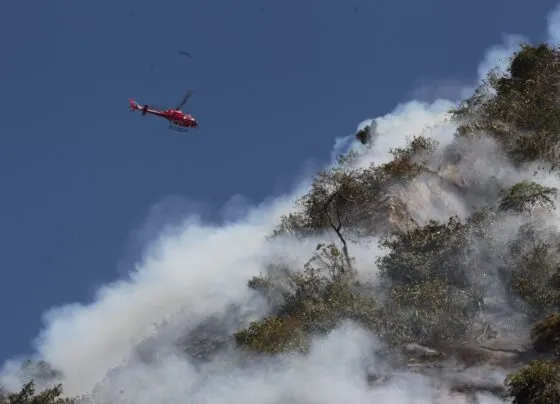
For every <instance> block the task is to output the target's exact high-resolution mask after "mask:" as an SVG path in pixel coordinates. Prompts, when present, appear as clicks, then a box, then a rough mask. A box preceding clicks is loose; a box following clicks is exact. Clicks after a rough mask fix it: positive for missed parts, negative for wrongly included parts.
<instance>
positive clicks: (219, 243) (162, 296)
mask: <svg viewBox="0 0 560 404" xmlns="http://www.w3.org/2000/svg"><path fill="white" fill-rule="evenodd" d="M558 10H560V8H556V9H555V10H554V12H553V13H552V14H551V15H550V16H549V20H548V24H549V25H548V27H549V28H548V32H549V36H550V37H551V40H555V41H558V39H560V29H559V28H558V27H560V12H559V11H558ZM520 38H521V37H519V36H509V37H507V38H506V40H505V44H503V45H500V46H497V47H493V48H491V49H490V50H489V51H488V52H486V55H485V59H484V61H483V62H482V63H481V65H480V67H479V69H478V72H477V74H478V80H480V79H482V78H483V76H484V74H485V73H486V72H487V71H488V70H489V69H490V68H492V67H494V66H496V65H499V64H500V63H503V62H504V61H506V62H507V59H506V58H507V57H508V56H509V55H510V54H511V52H512V51H513V50H514V48H515V45H516V44H518V43H519V40H520ZM472 88H474V85H473V87H472ZM472 88H471V87H469V88H466V89H464V91H466V92H468V91H472ZM456 101H457V100H444V99H438V100H436V101H434V102H432V103H426V102H420V101H415V100H413V101H410V102H407V103H402V104H400V105H399V106H397V107H396V108H395V109H394V110H393V111H392V112H390V113H388V114H386V115H384V116H381V117H377V118H375V119H374V121H375V122H376V124H377V127H376V138H375V143H374V147H372V148H370V149H367V151H366V152H364V151H363V150H364V148H363V147H361V145H359V144H358V143H357V142H354V143H353V144H352V145H351V148H354V149H355V150H358V151H360V153H361V156H360V160H359V162H358V165H359V166H365V165H369V164H370V163H372V162H373V163H375V164H382V163H385V162H388V161H389V160H390V159H391V156H390V154H389V152H390V150H391V149H392V148H397V147H404V146H405V145H406V143H407V140H409V139H410V138H411V137H412V136H413V135H418V134H423V133H422V132H423V131H427V133H424V135H426V136H429V137H432V138H434V139H436V140H438V141H439V142H440V144H441V145H447V144H449V143H451V141H452V139H453V133H454V129H455V128H454V126H453V125H452V124H450V123H449V122H447V121H446V120H445V119H446V118H447V111H448V110H449V108H451V107H452V106H454V105H455V102H456ZM372 121H373V120H366V121H364V122H362V123H360V125H358V128H357V129H358V130H359V129H361V128H363V127H364V126H365V125H366V124H368V123H371V122H372ZM426 128H428V129H426ZM351 136H353V135H351ZM351 136H347V137H344V138H340V139H337V141H336V144H335V147H334V149H333V154H332V156H331V157H332V159H333V160H334V159H335V158H336V157H337V155H339V154H341V153H342V152H344V151H345V149H346V147H347V146H348V141H349V140H350V139H351ZM473 158H474V156H473ZM473 161H474V160H470V162H471V165H470V166H466V165H468V164H469V163H468V162H469V160H468V159H466V160H465V161H464V162H463V163H462V164H463V166H462V167H460V168H461V169H462V170H464V172H463V173H462V174H463V176H464V177H465V178H468V176H469V175H470V176H472V177H478V178H485V177H488V175H487V173H485V174H484V175H477V174H476V173H475V171H473V170H481V172H483V170H486V169H488V167H485V166H481V165H479V164H478V163H475V162H473ZM482 161H491V160H490V158H488V160H484V159H481V160H479V162H482ZM487 165H488V166H490V163H487ZM496 166H497V165H496V164H492V167H496ZM504 167H505V165H504ZM508 173H509V174H507V175H506V174H504V176H503V177H502V178H507V177H508V176H511V175H514V174H512V173H514V172H513V171H509V172H508ZM308 185H309V179H307V180H306V181H302V182H301V184H299V185H298V187H297V188H296V189H295V190H294V191H293V192H292V193H291V194H290V195H283V196H281V197H278V198H275V199H273V200H271V201H268V202H267V203H263V204H261V205H259V206H256V207H250V206H249V205H248V202H247V201H245V200H244V199H242V198H241V197H238V198H236V199H234V200H233V201H232V203H231V204H230V205H229V206H228V207H227V209H225V210H224V212H223V214H224V217H225V218H226V219H227V223H226V224H223V225H220V226H218V225H212V224H208V223H205V222H204V221H203V220H202V218H200V217H199V216H196V215H189V216H187V217H185V218H184V219H183V220H181V222H180V223H176V224H174V225H173V226H172V227H169V226H168V227H166V228H164V229H162V230H159V234H158V235H157V239H155V240H154V241H153V242H152V243H151V244H150V246H149V247H147V248H146V249H145V250H144V251H143V255H142V258H141V259H139V260H138V261H137V262H136V264H135V267H134V268H131V269H130V274H129V277H128V279H124V280H117V281H115V282H113V283H110V284H108V285H106V286H104V287H102V288H101V289H100V290H99V291H98V292H97V294H96V296H95V298H94V299H93V301H92V302H91V303H89V304H79V303H75V304H68V305H65V306H62V307H57V308H53V309H50V310H48V311H47V312H46V313H45V315H44V327H43V329H42V331H41V333H40V335H39V336H38V337H37V339H36V341H35V342H34V345H35V348H36V354H37V359H43V360H45V361H47V362H49V363H50V364H52V365H53V367H54V368H56V369H59V370H61V371H62V373H63V374H64V377H63V380H62V383H63V385H64V389H65V392H66V393H68V394H69V395H75V394H87V393H90V392H91V391H92V390H93V389H95V388H97V394H98V396H97V397H98V398H97V401H98V402H100V403H101V402H111V403H115V402H117V403H118V402H122V403H135V404H143V403H146V404H147V403H152V402H163V403H165V402H169V403H176V402H178V401H180V400H183V401H185V400H187V401H189V402H196V403H212V404H218V403H234V402H247V403H280V402H288V401H290V402H293V403H310V402H321V403H342V402H353V403H366V402H367V403H370V402H374V401H375V400H378V401H379V402H387V403H393V402H395V403H400V402H415V403H433V402H434V401H435V400H436V396H437V397H439V394H440V393H439V392H438V389H437V388H436V387H434V386H433V381H432V380H431V379H430V378H428V377H425V376H420V375H415V374H413V373H402V374H395V375H393V378H392V379H391V380H389V381H387V382H385V383H381V384H379V386H378V387H374V388H371V387H369V386H368V384H367V382H366V379H365V374H366V373H367V372H368V371H374V372H375V370H376V369H377V370H379V369H382V368H383V367H384V366H385V363H384V359H382V358H380V357H378V356H377V354H376V353H375V352H376V349H377V348H379V347H380V346H381V344H380V342H379V341H378V340H377V339H376V337H375V336H373V335H370V334H369V333H367V332H365V331H363V330H361V329H359V328H355V327H353V326H352V325H351V324H350V323H348V324H346V325H344V326H342V327H341V328H339V329H337V330H335V331H333V332H332V333H331V334H330V335H328V336H327V337H324V338H320V339H319V338H318V339H317V340H316V341H315V342H314V345H313V348H312V350H311V353H310V354H309V355H308V356H305V357H303V356H279V357H278V358H275V359H267V360H255V361H250V362H247V363H243V364H241V363H240V361H241V359H239V358H237V359H236V356H235V354H234V353H233V352H232V351H231V349H230V350H227V349H226V350H224V352H223V353H222V354H220V355H219V356H218V357H216V358H214V359H213V360H211V361H210V362H208V363H205V364H203V365H200V364H197V363H194V362H192V361H189V360H188V359H187V357H186V356H185V355H183V354H182V353H180V352H178V351H177V350H176V349H175V348H173V347H172V346H171V343H170V341H174V340H176V339H179V338H180V337H181V336H183V335H184V334H185V333H186V332H188V331H192V330H194V329H195V328H196V326H197V325H198V324H200V323H201V322H203V321H204V320H205V319H208V318H210V317H212V316H215V317H217V318H222V319H223V320H224V324H225V328H226V329H225V330H224V332H225V333H226V334H228V333H229V334H231V333H232V332H234V331H235V330H236V329H237V328H239V327H242V326H245V325H247V323H248V322H249V321H251V320H254V319H257V318H260V317H262V316H264V315H266V312H265V309H263V307H264V304H263V302H262V301H260V300H259V298H258V297H257V296H255V295H254V294H253V293H252V292H251V290H250V289H249V288H247V281H248V280H249V279H250V278H251V277H252V276H255V275H259V273H261V272H262V271H263V268H264V265H265V264H266V263H268V262H270V260H271V259H273V258H275V257H276V258H283V259H290V260H292V261H293V264H294V265H296V266H299V267H301V266H302V265H303V263H305V261H307V260H308V259H309V258H310V256H311V254H312V250H313V246H314V245H315V244H314V243H315V241H313V240H310V241H308V242H307V243H300V242H297V243H296V242H293V241H290V240H282V241H281V242H278V243H277V244H274V245H271V244H269V243H267V241H266V236H267V235H269V234H270V232H271V231H272V229H273V228H274V226H275V225H277V224H278V221H279V217H280V215H282V214H285V213H288V212H290V211H291V210H292V202H293V200H294V199H295V198H296V197H297V196H299V195H301V194H302V193H304V192H305V191H306V188H307V186H308ZM423 203H424V204H427V205H429V203H430V202H429V200H428V199H426V201H425V202H423ZM432 209H433V210H434V212H432V214H433V215H436V214H437V211H438V209H434V207H433V206H432ZM450 209H451V210H453V211H461V210H464V209H465V207H464V206H459V202H457V206H455V207H453V208H450ZM145 230H149V229H145ZM148 233H150V231H148ZM379 254H380V252H379V251H378V250H377V246H376V245H375V243H372V244H370V245H358V246H355V247H353V255H355V256H356V257H357V260H358V268H361V270H362V271H363V272H364V273H365V272H367V273H368V274H369V275H370V276H371V274H372V273H374V270H375V268H374V265H373V264H371V263H372V262H374V260H375V257H376V256H377V255H379ZM232 308H235V310H234V314H232V315H231V316H229V315H224V313H228V312H229V310H231V309H232ZM139 343H146V344H148V346H149V347H150V350H151V352H153V355H154V357H155V359H153V360H152V361H151V363H149V364H146V363H145V361H144V360H143V359H142V358H141V356H140V355H139V354H138V353H137V347H138V344H139ZM503 376H504V375H503V374H500V375H499V377H501V378H502V379H503ZM1 381H2V383H3V384H4V385H6V387H8V388H10V389H13V390H16V389H18V388H19V386H20V384H21V382H22V381H21V380H19V379H17V377H15V372H14V363H13V362H8V363H6V364H5V366H4V371H3V377H2V380H1ZM99 383H102V384H101V385H99ZM96 386H97V387H96ZM480 399H481V400H482V401H480V402H485V403H493V402H498V401H497V400H496V399H495V398H491V397H482V396H481V397H480ZM449 400H450V401H449V402H458V401H456V400H457V398H455V399H454V398H453V397H449ZM454 400H455V401H454Z"/></svg>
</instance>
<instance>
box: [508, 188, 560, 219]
mask: <svg viewBox="0 0 560 404" xmlns="http://www.w3.org/2000/svg"><path fill="white" fill-rule="evenodd" d="M557 193H558V190H557V189H556V188H551V187H545V186H543V185H540V184H537V183H536V182H529V181H522V182H518V183H517V184H515V185H514V186H512V187H511V188H509V189H508V190H507V191H506V192H505V193H504V195H503V197H502V199H501V201H500V205H499V208H500V210H503V211H508V212H514V213H531V212H532V211H533V210H534V209H535V208H537V207H539V206H541V207H544V208H547V209H555V205H554V200H553V199H552V198H553V197H555V196H556V195H557Z"/></svg>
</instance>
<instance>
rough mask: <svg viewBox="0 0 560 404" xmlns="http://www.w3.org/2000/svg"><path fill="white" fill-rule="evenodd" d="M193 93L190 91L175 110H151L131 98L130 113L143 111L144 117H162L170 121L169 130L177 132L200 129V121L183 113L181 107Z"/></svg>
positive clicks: (129, 101)
mask: <svg viewBox="0 0 560 404" xmlns="http://www.w3.org/2000/svg"><path fill="white" fill-rule="evenodd" d="M193 93H194V90H193V89H189V91H187V93H186V94H185V96H184V97H183V99H182V101H181V103H180V104H179V105H177V106H176V107H175V108H167V109H160V108H155V107H152V108H150V107H149V106H148V104H146V105H144V106H143V107H141V106H140V105H139V104H138V102H136V101H135V100H134V99H133V98H129V99H128V103H129V106H130V112H134V111H136V110H138V111H142V115H146V114H152V115H156V116H160V117H162V118H165V119H167V120H168V121H169V127H168V129H171V130H175V131H177V132H188V129H189V128H198V127H199V125H198V121H197V120H196V118H195V117H194V116H193V115H192V114H188V113H185V112H183V111H181V107H182V106H183V105H185V103H186V102H187V100H188V99H189V98H190V97H191V96H192V95H193Z"/></svg>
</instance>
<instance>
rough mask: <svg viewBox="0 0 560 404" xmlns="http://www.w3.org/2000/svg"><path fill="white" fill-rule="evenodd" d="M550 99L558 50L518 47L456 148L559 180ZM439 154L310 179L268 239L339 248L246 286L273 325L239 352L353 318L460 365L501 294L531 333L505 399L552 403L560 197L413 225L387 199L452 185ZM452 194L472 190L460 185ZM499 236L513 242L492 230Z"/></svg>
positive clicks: (38, 398)
mask: <svg viewBox="0 0 560 404" xmlns="http://www.w3.org/2000/svg"><path fill="white" fill-rule="evenodd" d="M559 91H560V50H559V49H557V48H553V47H551V46H549V45H547V44H541V45H538V46H531V45H529V44H525V45H523V46H522V47H521V48H520V49H519V50H518V52H517V53H516V54H514V55H513V57H512V59H511V61H510V64H509V69H508V71H507V73H506V74H505V75H502V76H500V75H499V74H498V73H497V72H495V71H493V72H491V73H490V74H489V75H488V77H487V79H486V80H485V81H484V82H483V83H482V84H481V86H480V87H479V88H478V89H477V90H476V92H475V93H474V94H473V96H472V97H471V98H469V99H468V100H465V101H464V102H463V103H462V104H461V105H459V106H458V107H457V108H456V109H454V110H452V111H450V112H451V114H452V117H453V119H454V120H456V121H457V122H458V124H459V125H458V129H457V132H456V138H457V140H462V141H476V140H477V139H480V138H482V137H488V136H489V137H490V138H492V139H493V140H494V141H495V142H496V143H497V144H498V145H499V147H500V148H501V150H502V151H503V152H504V153H505V155H506V156H507V157H508V159H509V160H510V162H511V164H512V165H513V166H514V167H517V168H519V169H523V167H524V165H527V164H531V165H532V167H533V168H534V167H535V166H542V167H544V169H545V170H546V172H550V173H552V174H553V175H556V174H557V170H559V169H560V104H559V103H558V94H560V92H559ZM362 135H363V133H362ZM361 137H363V136H361ZM438 147H439V145H438V143H437V142H436V141H434V140H432V139H429V138H426V137H422V136H416V137H413V138H412V139H410V141H409V144H408V146H407V147H406V148H402V149H396V150H393V152H392V153H393V157H394V158H393V160H392V161H390V162H389V163H386V164H381V165H375V164H371V165H370V166H368V167H366V168H364V169H356V168H354V165H353V162H354V161H355V160H356V159H357V158H358V157H359V156H357V155H356V154H355V153H352V154H349V155H347V156H344V157H343V158H341V159H340V162H339V164H338V165H337V166H336V167H334V168H332V169H329V170H324V171H322V172H320V173H318V174H317V175H316V176H315V178H314V181H313V184H312V186H311V188H310V190H309V192H308V193H307V194H306V195H304V196H303V197H302V198H300V199H299V200H298V201H297V203H296V209H295V210H294V212H292V213H291V214H289V215H286V216H284V217H283V218H282V220H281V222H280V223H279V225H278V227H277V228H276V229H275V230H274V231H273V233H272V234H271V237H270V238H271V240H274V239H275V238H276V237H281V236H284V235H290V236H292V237H296V238H302V239H303V238H309V237H315V236H316V237H321V236H322V235H324V234H325V233H331V234H332V235H333V236H334V238H333V240H334V241H333V242H332V243H330V244H326V245H323V244H319V245H318V246H317V249H316V251H315V253H314V255H313V256H312V257H311V259H310V260H309V261H308V263H307V264H306V265H305V267H304V268H302V270H289V271H287V273H286V275H285V276H284V277H280V276H278V275H277V274H275V273H274V268H275V266H274V265H272V266H271V268H270V271H269V272H267V273H265V274H263V275H262V276H258V277H255V278H253V279H251V280H249V282H248V287H250V288H252V289H254V290H255V292H256V293H261V294H262V295H263V296H265V297H267V299H268V301H269V302H270V315H269V316H268V317H266V318H263V319H261V320H258V321H254V322H252V323H251V324H250V325H249V326H248V327H246V328H244V329H240V330H238V331H237V332H236V333H235V334H234V336H233V339H234V341H235V343H236V344H237V346H238V348H239V349H241V350H245V351H247V352H251V353H254V354H266V355H274V354H277V353H280V352H302V353H305V352H307V350H308V348H309V343H310V339H311V337H313V336H316V335H322V334H325V333H328V332H329V331H331V330H333V329H334V328H335V327H336V326H337V325H338V324H339V323H340V321H342V320H346V319H350V320H353V321H355V322H357V323H358V324H361V325H362V326H364V327H366V328H367V329H370V330H372V331H374V332H375V333H376V334H377V335H379V336H380V337H381V338H382V339H383V340H384V341H386V342H387V344H388V347H389V348H390V349H393V350H402V349H403V348H404V347H405V346H407V345H409V344H418V345H422V346H425V347H429V348H430V349H434V350H438V351H440V352H447V353H449V352H451V353H453V352H455V353H456V352H458V351H459V350H460V349H464V347H473V346H477V344H478V343H479V341H480V336H481V333H482V332H486V330H487V328H488V320H487V319H488V318H489V316H491V314H492V310H493V308H492V307H491V306H490V303H488V301H489V298H491V297H492V296H491V293H493V291H494V290H495V283H496V282H498V283H499V284H500V285H501V286H502V289H503V290H504V291H505V295H506V300H507V304H508V306H509V307H510V308H513V309H514V310H515V311H516V312H517V313H522V315H523V316H524V317H523V318H524V319H525V320H526V321H528V322H531V323H533V324H534V326H533V328H532V333H531V338H532V342H533V346H532V347H531V349H530V350H529V351H528V352H529V353H530V355H528V356H524V358H528V359H526V360H525V359H524V361H525V362H524V363H523V366H517V367H516V368H515V369H513V368H512V372H511V374H510V375H509V376H508V377H507V379H506V380H505V381H504V382H505V385H506V387H507V391H508V395H509V396H510V397H511V398H512V399H513V401H514V403H518V404H526V403H535V404H541V403H542V404H545V403H546V404H548V403H558V402H560V232H559V231H558V230H557V228H556V226H555V224H554V223H552V222H549V221H547V218H550V217H552V216H550V215H551V214H552V212H553V211H554V209H555V208H556V206H555V200H556V196H557V192H558V191H557V189H556V188H554V187H550V186H547V185H543V184H540V183H538V181H537V180H535V181H531V180H528V179H525V180H523V181H520V182H518V183H514V184H508V185H507V186H506V185H504V186H503V189H502V190H501V192H500V193H499V195H498V198H497V199H496V198H493V197H491V196H489V197H488V198H487V199H486V200H485V201H484V204H481V205H480V206H474V207H472V208H473V209H472V211H471V212H470V214H469V215H468V217H463V218H460V217H458V216H451V217H449V218H447V219H446V220H443V221H435V220H428V221H425V222H420V221H418V220H416V219H414V218H413V216H412V215H410V210H411V209H413V208H414V207H413V206H411V205H410V203H407V202H406V201H403V200H402V198H398V197H395V194H398V192H396V190H405V191H406V190H407V189H408V188H407V187H409V186H410V185H412V184H414V183H415V182H416V181H422V180H426V181H427V180H429V179H433V178H435V179H437V180H438V181H440V182H442V183H443V182H447V183H453V181H454V180H453V179H450V178H447V177H445V176H444V175H443V174H441V171H439V170H438V167H436V166H434V164H433V159H432V157H433V156H434V154H435V153H436V152H437V150H438ZM460 158H461V156H459V160H460ZM450 164H451V163H450ZM455 164H457V163H456V162H455ZM455 185H456V187H457V189H459V188H460V189H461V190H462V192H468V185H467V186H464V185H461V186H458V185H457V184H455ZM488 195H492V194H491V193H490V192H489V193H488ZM512 223H513V224H514V225H515V226H514V225H512ZM512 226H514V228H515V230H514V231H511V229H512V228H513V227H512ZM503 228H507V229H510V230H508V231H509V233H507V232H504V231H503V230H497V229H503ZM370 236H376V237H378V238H379V247H380V248H382V249H383V250H384V251H386V254H385V255H383V256H382V257H380V258H378V259H377V261H376V262H375V263H373V262H372V264H376V266H377V269H378V274H377V275H376V280H375V282H369V281H368V279H364V277H363V276H362V275H360V271H359V268H356V262H355V259H354V257H353V255H352V248H353V247H352V246H353V245H355V243H359V242H361V241H362V240H364V238H365V237H370ZM273 275H275V276H273ZM286 285H288V286H286ZM272 295H274V296H280V298H279V299H270V296H272ZM485 319H486V320H485ZM485 321H486V322H485ZM526 353H527V352H526ZM34 394H35V393H34V391H33V384H27V385H25V386H24V387H23V389H22V391H21V392H20V393H17V394H11V395H3V396H2V403H1V404H4V402H5V403H13V404H16V403H18V404H19V403H22V404H23V403H45V404H51V403H52V404H55V403H56V404H61V402H60V401H59V400H60V399H59V395H60V390H59V387H56V388H55V389H54V390H46V391H45V392H43V393H40V394H38V395H34Z"/></svg>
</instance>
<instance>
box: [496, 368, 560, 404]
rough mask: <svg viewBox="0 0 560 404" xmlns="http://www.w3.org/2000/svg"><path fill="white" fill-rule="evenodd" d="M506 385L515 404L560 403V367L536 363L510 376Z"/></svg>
mask: <svg viewBox="0 0 560 404" xmlns="http://www.w3.org/2000/svg"><path fill="white" fill-rule="evenodd" d="M506 385H507V387H508V390H509V394H510V396H512V397H513V404H556V403H559V402H560V365H559V364H558V363H554V362H551V361H534V362H531V363H530V364H529V365H528V366H526V367H524V368H522V369H520V370H519V371H517V372H515V373H513V374H511V375H509V376H508V377H507V379H506Z"/></svg>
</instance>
